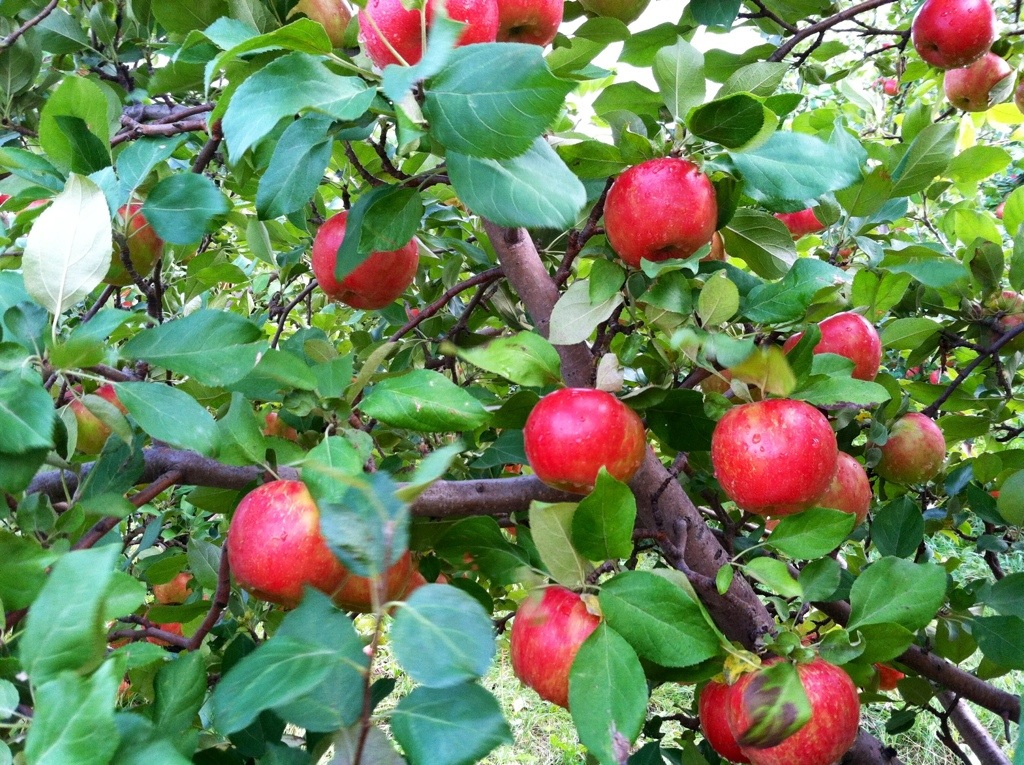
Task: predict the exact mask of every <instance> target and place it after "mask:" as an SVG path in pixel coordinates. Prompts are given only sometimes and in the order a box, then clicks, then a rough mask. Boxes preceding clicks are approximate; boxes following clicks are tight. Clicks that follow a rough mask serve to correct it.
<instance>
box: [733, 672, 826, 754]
mask: <svg viewBox="0 0 1024 765" xmlns="http://www.w3.org/2000/svg"><path fill="white" fill-rule="evenodd" d="M741 703H742V706H743V708H744V711H745V713H746V714H745V716H746V717H747V718H748V719H749V720H750V725H749V727H747V729H746V730H744V731H737V735H736V741H737V743H738V744H739V745H740V746H749V747H759V748H760V747H773V746H777V745H778V744H780V743H781V742H782V741H783V740H785V739H786V738H788V737H789V736H792V735H793V734H794V733H796V732H797V731H798V730H800V729H801V728H802V727H803V726H804V725H806V724H807V723H808V722H809V721H810V719H811V702H810V701H809V700H808V698H807V693H806V691H805V690H804V686H803V683H802V682H800V675H799V674H798V673H797V668H796V667H795V666H794V665H793V664H790V663H789V662H787V661H782V662H779V663H778V664H773V665H772V666H770V667H767V668H764V669H760V670H758V671H757V672H756V673H755V674H754V677H753V678H752V679H751V680H750V682H749V683H747V684H746V686H744V688H743V696H742V702H741Z"/></svg>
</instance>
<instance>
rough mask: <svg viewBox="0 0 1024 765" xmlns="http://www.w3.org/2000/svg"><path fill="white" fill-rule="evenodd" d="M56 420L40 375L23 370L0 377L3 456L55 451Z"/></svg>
mask: <svg viewBox="0 0 1024 765" xmlns="http://www.w3.org/2000/svg"><path fill="white" fill-rule="evenodd" d="M56 419H57V415H56V412H55V411H54V409H53V399H51V398H50V394H49V393H47V392H46V389H45V388H44V387H43V381H42V380H41V379H40V377H39V375H38V373H36V372H34V371H32V370H31V369H30V368H28V367H23V368H22V369H21V370H19V371H18V372H11V373H9V374H6V375H4V376H3V377H0V454H3V455H10V454H27V453H30V452H34V451H38V450H40V449H50V448H52V447H53V427H54V424H55V422H56ZM5 458H6V456H5Z"/></svg>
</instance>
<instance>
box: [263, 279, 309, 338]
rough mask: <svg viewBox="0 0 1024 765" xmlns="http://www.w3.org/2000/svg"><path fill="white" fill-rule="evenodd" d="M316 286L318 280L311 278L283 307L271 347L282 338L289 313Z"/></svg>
mask: <svg viewBox="0 0 1024 765" xmlns="http://www.w3.org/2000/svg"><path fill="white" fill-rule="evenodd" d="M316 287H317V280H316V279H311V280H310V282H309V284H307V285H306V286H305V287H304V288H303V290H302V292H300V293H299V294H298V295H296V296H295V298H294V299H293V300H292V301H291V302H290V303H288V305H286V306H285V307H284V308H282V309H281V315H280V316H279V317H278V319H277V331H276V332H274V339H273V340H271V341H270V347H271V348H276V347H277V341H278V340H280V339H281V333H282V332H284V325H285V322H287V321H288V314H289V313H291V312H292V310H293V309H294V308H295V306H297V305H298V304H299V303H301V302H302V301H303V300H305V299H306V296H307V295H310V294H312V293H313V290H315V289H316Z"/></svg>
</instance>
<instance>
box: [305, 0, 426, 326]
mask: <svg viewBox="0 0 1024 765" xmlns="http://www.w3.org/2000/svg"><path fill="white" fill-rule="evenodd" d="M396 2H397V0H396ZM346 220H348V213H347V212H344V211H342V212H339V213H337V214H336V215H334V216H332V217H331V218H329V219H328V220H327V222H326V223H324V224H323V225H322V226H321V227H320V230H319V231H317V232H316V237H314V239H313V259H312V260H313V274H314V275H315V276H316V280H317V282H318V283H319V284H320V289H322V290H323V291H324V292H325V293H326V294H327V296H328V297H330V298H331V299H332V300H339V301H341V302H342V303H345V304H346V305H350V306H352V307H353V308H364V309H378V308H384V307H385V306H388V305H391V303H393V302H395V299H396V298H398V296H399V295H401V294H402V293H403V292H405V290H406V288H407V287H408V286H409V285H410V284H412V280H413V279H414V278H415V276H416V268H417V267H418V266H419V262H420V256H419V252H418V248H417V246H416V240H415V239H412V240H410V241H409V242H408V243H407V244H406V245H405V246H403V247H401V248H400V249H397V250H387V251H378V252H372V253H370V257H368V258H367V259H366V260H364V261H363V262H362V263H360V264H359V266H357V267H356V269H355V270H354V271H352V272H351V273H350V274H349V275H348V276H346V277H345V278H344V279H342V280H341V282H340V283H339V282H338V281H337V280H336V279H335V278H334V266H335V263H337V260H338V248H339V247H341V243H342V240H344V238H345V222H346Z"/></svg>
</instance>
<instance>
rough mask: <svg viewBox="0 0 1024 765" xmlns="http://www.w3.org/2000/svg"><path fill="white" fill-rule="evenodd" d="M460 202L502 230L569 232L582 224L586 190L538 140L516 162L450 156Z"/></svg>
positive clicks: (452, 175)
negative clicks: (577, 220) (516, 228)
mask: <svg viewBox="0 0 1024 765" xmlns="http://www.w3.org/2000/svg"><path fill="white" fill-rule="evenodd" d="M447 159H448V175H449V177H450V178H451V182H452V186H454V187H455V193H457V194H458V195H459V198H460V199H461V200H462V201H463V202H464V203H465V204H466V206H467V207H469V209H471V210H472V211H473V212H474V213H476V214H477V215H481V216H483V217H485V218H487V219H489V220H491V221H494V222H495V223H497V224H498V225H499V226H509V227H515V226H525V227H527V228H557V229H564V228H566V227H568V226H571V225H573V224H574V223H575V222H576V219H577V216H578V215H579V214H580V211H581V210H582V209H583V205H584V204H586V201H587V193H586V189H584V187H583V184H582V183H580V181H579V179H578V178H577V177H576V176H575V175H573V173H572V171H571V170H569V168H568V167H566V166H565V163H564V162H562V160H561V158H559V156H558V155H557V154H556V153H555V150H554V149H552V148H551V147H550V146H549V145H548V144H547V142H546V141H544V139H542V138H538V139H537V140H536V141H534V142H533V144H532V145H531V146H530V148H528V149H527V150H526V152H525V153H524V154H520V155H519V156H517V157H514V158H513V159H504V160H496V159H480V158H477V157H471V156H469V155H467V154H460V153H458V152H455V151H449V152H448V153H447Z"/></svg>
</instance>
